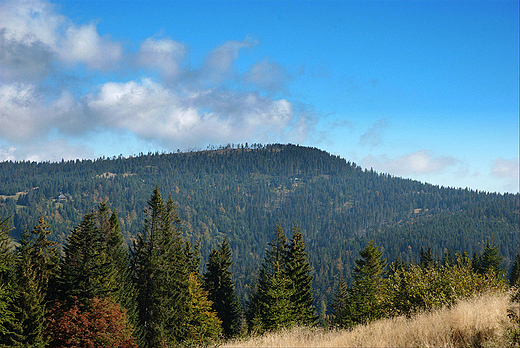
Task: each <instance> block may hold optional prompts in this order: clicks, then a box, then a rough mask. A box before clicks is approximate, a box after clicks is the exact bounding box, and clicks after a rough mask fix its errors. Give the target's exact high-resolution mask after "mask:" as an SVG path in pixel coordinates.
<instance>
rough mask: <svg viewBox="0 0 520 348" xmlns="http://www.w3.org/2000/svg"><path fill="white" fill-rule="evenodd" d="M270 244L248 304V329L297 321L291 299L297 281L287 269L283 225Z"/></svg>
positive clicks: (268, 328) (266, 329)
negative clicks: (288, 273) (293, 279)
mask: <svg viewBox="0 0 520 348" xmlns="http://www.w3.org/2000/svg"><path fill="white" fill-rule="evenodd" d="M268 246H269V248H268V250H267V252H266V256H265V260H264V263H263V264H262V267H261V269H260V274H259V278H258V284H257V286H256V290H255V292H254V293H253V295H252V296H251V299H250V301H249V303H248V321H249V328H250V330H252V331H255V332H260V333H261V332H265V331H268V330H277V329H280V328H284V327H290V326H292V325H294V324H295V320H294V310H293V306H292V302H291V297H292V296H293V295H294V293H295V290H294V283H293V282H292V280H291V278H290V277H289V276H288V275H287V272H286V267H285V266H286V264H287V249H288V244H287V237H286V235H285V233H284V231H283V229H282V227H281V225H280V224H278V226H277V227H276V237H275V238H274V239H273V240H272V241H271V242H270V243H268Z"/></svg>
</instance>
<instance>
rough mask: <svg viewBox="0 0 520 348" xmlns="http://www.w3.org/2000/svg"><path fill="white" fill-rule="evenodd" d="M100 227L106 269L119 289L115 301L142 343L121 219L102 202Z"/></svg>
mask: <svg viewBox="0 0 520 348" xmlns="http://www.w3.org/2000/svg"><path fill="white" fill-rule="evenodd" d="M96 213H97V219H98V227H99V230H100V234H101V238H102V240H103V249H104V253H105V255H106V262H105V263H106V265H107V266H106V267H108V268H109V269H110V271H109V274H110V276H109V277H110V278H111V279H112V281H113V282H115V284H117V287H116V288H115V289H114V292H113V294H112V297H113V299H114V300H115V301H116V302H117V303H119V304H120V305H121V306H122V308H124V309H126V311H127V316H128V320H129V322H130V323H131V325H132V326H133V328H134V336H135V337H136V338H137V340H138V342H141V339H142V337H141V336H142V333H141V332H140V331H139V325H138V314H137V291H136V289H135V286H134V284H133V279H132V272H131V269H130V258H129V253H128V248H127V247H126V245H125V244H124V240H123V234H122V233H121V227H120V225H119V219H118V217H117V213H116V212H115V211H113V212H110V209H109V208H108V205H107V203H106V202H102V203H101V204H100V205H99V207H98V210H97V212H96Z"/></svg>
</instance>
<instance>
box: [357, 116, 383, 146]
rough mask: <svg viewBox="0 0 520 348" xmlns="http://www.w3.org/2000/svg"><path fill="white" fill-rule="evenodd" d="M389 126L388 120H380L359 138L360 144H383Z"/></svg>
mask: <svg viewBox="0 0 520 348" xmlns="http://www.w3.org/2000/svg"><path fill="white" fill-rule="evenodd" d="M388 127H389V123H388V120H387V119H386V118H382V119H380V120H378V121H377V122H376V123H375V124H374V125H373V126H372V127H371V128H370V129H369V130H368V131H367V132H366V133H364V134H363V135H362V136H361V137H360V138H359V144H360V145H363V146H367V145H368V146H379V145H382V144H383V133H384V132H385V130H386V129H387V128H388Z"/></svg>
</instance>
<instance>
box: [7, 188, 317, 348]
mask: <svg viewBox="0 0 520 348" xmlns="http://www.w3.org/2000/svg"><path fill="white" fill-rule="evenodd" d="M145 216H146V218H145V220H144V223H143V227H142V229H141V231H140V232H139V234H138V235H137V237H136V239H135V240H134V241H133V243H132V246H131V247H130V248H129V249H127V248H126V247H125V244H124V242H123V236H122V233H121V228H120V225H119V222H118V221H119V220H118V218H117V213H116V212H115V211H111V210H110V209H109V207H108V204H107V203H106V202H102V203H101V204H99V205H98V206H97V207H96V208H95V209H93V210H92V211H91V212H89V213H87V214H85V215H84V216H83V219H82V221H81V222H80V223H79V224H78V225H77V226H76V227H74V229H73V230H72V232H71V233H70V235H69V236H68V238H67V240H66V242H65V245H64V248H63V253H62V255H60V252H59V250H58V247H57V243H56V242H54V241H51V240H50V239H49V238H48V237H49V235H50V233H51V230H50V226H49V225H48V224H47V222H46V221H45V219H44V218H43V217H41V218H40V219H39V223H38V225H36V226H35V227H34V229H33V230H31V231H28V230H26V231H24V233H23V235H22V239H21V241H20V243H19V244H18V245H17V246H14V245H13V241H12V239H11V238H10V237H9V232H10V230H11V228H10V227H9V221H8V219H3V220H2V221H1V222H0V346H4V347H47V346H50V347H121V348H133V347H172V346H180V345H182V346H200V345H207V344H210V343H211V342H217V341H218V340H219V339H222V338H229V337H233V336H236V335H237V334H240V332H241V331H243V330H245V328H246V325H245V322H246V320H245V318H244V316H243V314H242V312H243V311H242V309H241V306H240V302H239V301H238V298H237V296H236V294H235V288H234V287H235V285H234V282H233V281H232V274H231V271H230V266H231V265H232V263H233V262H232V251H231V248H230V245H229V243H228V242H227V240H226V239H224V240H223V241H222V243H221V244H220V245H219V247H218V248H215V249H213V250H212V252H211V254H210V255H209V258H208V262H207V264H206V272H204V274H202V273H201V271H200V268H201V267H200V266H201V258H200V252H199V246H198V245H197V244H196V245H192V244H191V243H190V242H189V240H187V239H185V238H183V237H182V233H181V220H180V218H179V216H178V213H177V210H176V208H175V206H174V204H173V201H172V198H171V196H170V197H169V198H168V199H167V200H163V199H162V198H161V194H160V192H159V189H158V188H157V187H156V188H155V189H154V191H153V193H152V195H151V196H150V199H149V200H148V204H147V207H146V209H145ZM277 238H278V239H277V241H276V242H273V244H270V245H271V247H272V248H273V251H272V252H270V253H269V255H271V256H269V257H268V258H266V264H265V265H264V267H263V268H262V276H261V280H260V281H259V285H258V289H257V291H256V292H255V294H254V295H253V297H252V298H254V300H252V301H251V302H250V304H248V308H250V310H248V316H247V320H248V321H251V322H254V325H253V326H252V328H254V330H257V331H260V330H262V331H266V330H270V329H275V328H278V327H280V326H283V325H287V324H288V323H289V322H291V323H294V324H309V323H311V322H314V321H315V320H316V318H317V316H316V314H315V311H314V309H313V304H312V302H313V297H312V288H311V280H312V277H311V276H310V275H309V272H310V266H309V263H308V260H307V259H308V257H307V254H306V250H305V244H304V242H303V238H302V234H301V232H300V231H299V230H298V229H297V228H296V227H295V230H294V234H293V238H292V240H291V243H287V239H286V237H285V235H284V234H283V230H282V229H281V227H280V226H279V227H278V228H277ZM275 250H276V251H275ZM275 254H276V256H275ZM275 265H276V267H275ZM275 268H276V271H275ZM273 272H274V273H273ZM280 281H281V282H283V284H284V286H285V287H284V288H283V290H284V291H283V292H282V293H280V294H278V295H277V293H276V292H277V291H279V290H281V289H280V288H279V287H278V286H279V282H280ZM289 289H290V290H289ZM285 291H289V292H287V293H286V292H285ZM282 299H283V301H284V302H283V309H284V310H285V311H287V312H286V315H285V316H284V318H285V319H284V320H278V319H275V318H274V317H275V316H276V315H278V310H279V309H280V307H274V306H273V304H274V303H277V304H278V305H281V304H282V302H280V301H282ZM253 308H254V310H253ZM257 309H258V310H257Z"/></svg>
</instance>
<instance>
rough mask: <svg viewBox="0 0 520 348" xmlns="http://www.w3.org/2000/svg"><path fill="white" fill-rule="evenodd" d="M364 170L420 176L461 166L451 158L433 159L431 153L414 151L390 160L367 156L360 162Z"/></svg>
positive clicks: (384, 157) (385, 157)
mask: <svg viewBox="0 0 520 348" xmlns="http://www.w3.org/2000/svg"><path fill="white" fill-rule="evenodd" d="M362 164H363V166H364V167H365V168H374V169H376V170H378V171H381V172H386V173H390V174H393V175H422V174H434V173H441V172H444V171H445V170H446V169H448V168H450V167H453V166H457V165H460V164H461V161H460V160H457V159H456V158H454V157H451V156H438V157H435V156H434V154H433V152H432V151H429V150H422V151H416V152H413V153H411V154H408V155H404V156H401V157H395V158H390V157H388V156H386V155H382V156H372V155H369V156H367V157H365V158H364V159H363V160H362Z"/></svg>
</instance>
